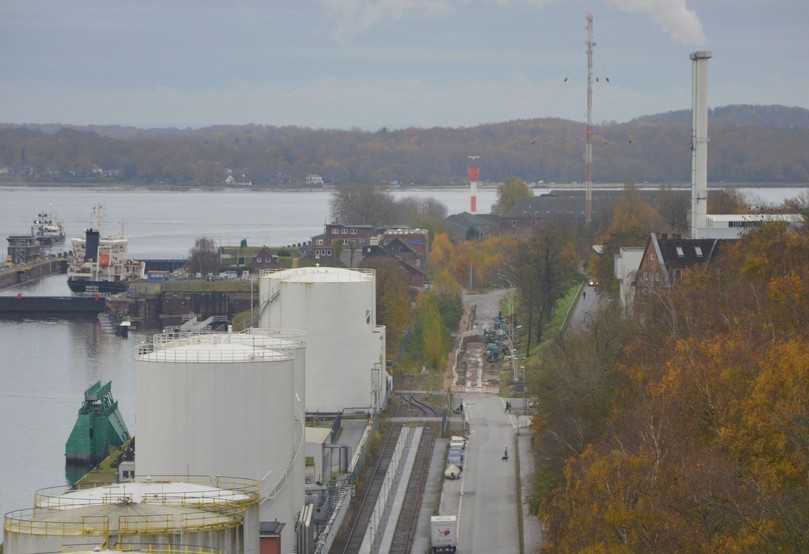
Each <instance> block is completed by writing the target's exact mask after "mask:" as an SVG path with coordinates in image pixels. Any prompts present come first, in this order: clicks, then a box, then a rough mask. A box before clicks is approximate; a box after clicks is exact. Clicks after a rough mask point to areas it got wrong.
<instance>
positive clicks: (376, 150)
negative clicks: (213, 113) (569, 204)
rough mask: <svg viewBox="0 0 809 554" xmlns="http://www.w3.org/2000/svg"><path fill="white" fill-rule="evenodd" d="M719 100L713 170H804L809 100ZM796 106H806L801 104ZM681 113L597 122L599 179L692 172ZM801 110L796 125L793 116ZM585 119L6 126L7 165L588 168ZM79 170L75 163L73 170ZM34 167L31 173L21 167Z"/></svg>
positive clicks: (372, 175)
mask: <svg viewBox="0 0 809 554" xmlns="http://www.w3.org/2000/svg"><path fill="white" fill-rule="evenodd" d="M748 108H749V109H747V110H744V111H742V112H738V113H737V112H732V113H730V114H729V113H726V112H719V111H718V110H714V111H713V112H712V118H713V119H712V120H711V155H710V158H709V175H710V177H711V179H712V180H713V181H737V182H761V181H766V182H806V181H808V180H809V159H807V157H806V155H805V153H806V151H807V150H809V126H807V125H802V124H799V123H801V122H802V121H804V120H805V119H806V117H799V116H800V115H801V114H803V112H806V110H800V109H797V108H793V109H790V108H784V107H779V106H775V107H772V106H769V107H768V106H760V107H758V106H752V107H748ZM795 110H798V112H799V113H797V114H796V113H795ZM681 119H682V118H679V117H676V116H667V115H666V114H663V115H661V116H649V117H646V118H639V119H637V120H634V121H630V122H628V123H607V124H603V125H600V126H597V127H596V128H595V130H594V138H593V150H594V158H595V168H594V170H595V176H596V180H598V181H604V182H625V181H627V180H634V181H637V182H641V181H650V182H667V181H668V182H687V181H688V180H689V179H690V157H691V145H690V129H689V126H688V125H687V124H683V123H682V122H681ZM787 119H788V120H790V121H793V122H796V124H795V125H794V126H788V125H785V124H784V121H785V120H787ZM583 148H584V125H583V124H582V123H579V122H575V121H568V120H563V119H555V118H544V119H526V120H517V121H509V122H504V123H496V124H488V125H479V126H475V127H467V128H443V127H435V128H428V129H401V130H388V129H385V128H383V129H380V130H378V131H375V132H371V131H360V130H346V131H341V130H323V129H309V128H301V127H273V126H264V125H241V126H215V127H206V128H201V129H157V130H139V129H130V128H120V127H86V128H83V127H61V126H0V166H1V167H8V168H12V170H13V169H15V168H17V169H20V168H29V169H30V170H31V171H33V172H34V173H32V174H31V175H30V176H27V177H25V178H30V179H32V180H34V179H39V180H60V179H61V180H70V179H72V178H73V179H75V177H71V175H88V174H90V172H91V171H92V169H93V168H95V167H100V168H102V169H105V170H115V179H119V180H122V181H125V182H162V183H165V184H168V185H172V184H173V185H189V184H196V185H221V184H222V183H223V181H224V179H225V175H226V170H228V169H229V170H231V171H232V172H233V173H234V175H236V176H237V177H238V176H240V175H242V174H244V175H245V176H246V178H247V179H249V180H251V181H252V182H253V183H254V184H255V185H258V186H280V185H284V186H290V185H302V184H303V183H304V179H305V176H306V175H307V174H319V175H322V176H323V177H324V178H325V179H326V181H327V182H329V183H331V184H336V185H344V184H356V183H366V184H381V183H385V184H389V183H400V184H403V185H407V184H410V183H417V184H431V185H446V184H452V183H456V184H457V183H463V182H465V173H466V164H467V155H468V154H469V153H470V152H474V153H476V154H479V155H480V156H481V167H482V177H483V179H484V180H488V181H504V180H505V179H507V178H509V177H512V176H518V177H521V178H523V179H525V180H528V181H537V180H540V179H541V180H544V181H546V182H551V181H557V182H569V181H576V180H581V178H582V175H583V165H582V154H581V153H582V151H583ZM70 172H72V173H70ZM23 174H24V175H27V173H23Z"/></svg>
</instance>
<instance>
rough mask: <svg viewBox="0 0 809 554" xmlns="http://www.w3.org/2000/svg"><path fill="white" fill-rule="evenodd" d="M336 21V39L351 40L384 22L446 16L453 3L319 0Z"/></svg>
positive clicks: (437, 0)
mask: <svg viewBox="0 0 809 554" xmlns="http://www.w3.org/2000/svg"><path fill="white" fill-rule="evenodd" d="M321 3H322V4H323V6H324V7H325V8H326V10H327V11H329V12H330V13H331V14H332V16H333V17H334V20H335V29H334V34H335V36H336V37H337V38H338V39H346V38H351V37H352V36H354V35H357V34H360V33H362V32H363V31H367V30H368V29H370V28H371V27H373V26H374V25H375V24H376V23H378V22H380V21H382V20H385V19H401V18H402V17H405V16H413V15H446V14H447V13H449V12H450V11H451V7H452V6H451V5H452V4H453V3H454V2H453V1H452V0H321Z"/></svg>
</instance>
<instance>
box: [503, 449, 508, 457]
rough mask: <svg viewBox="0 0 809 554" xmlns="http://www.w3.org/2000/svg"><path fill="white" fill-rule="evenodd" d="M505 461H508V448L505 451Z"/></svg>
mask: <svg viewBox="0 0 809 554" xmlns="http://www.w3.org/2000/svg"><path fill="white" fill-rule="evenodd" d="M503 459H504V460H508V446H507V447H506V448H505V449H504V450H503Z"/></svg>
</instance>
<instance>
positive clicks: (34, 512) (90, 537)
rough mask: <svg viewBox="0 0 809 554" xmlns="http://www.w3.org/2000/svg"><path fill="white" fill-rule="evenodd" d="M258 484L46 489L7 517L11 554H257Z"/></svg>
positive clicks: (187, 480) (177, 481)
mask: <svg viewBox="0 0 809 554" xmlns="http://www.w3.org/2000/svg"><path fill="white" fill-rule="evenodd" d="M259 487H260V483H259V482H258V481H253V480H249V479H237V478H223V477H195V476H182V477H177V476H173V477H172V476H162V477H160V478H159V479H151V480H145V481H138V482H131V483H126V484H115V485H110V486H103V487H94V488H87V489H80V490H71V489H69V488H67V487H64V486H61V487H51V488H48V489H42V490H40V491H38V492H37V494H36V495H35V497H34V507H33V508H31V509H27V510H18V511H15V512H10V513H8V514H6V516H5V521H4V552H5V553H6V554H34V553H40V552H60V551H63V550H64V549H65V548H66V547H68V548H69V547H71V546H75V545H83V546H84V547H85V548H87V547H88V545H89V547H90V548H91V549H92V548H93V545H97V546H101V545H109V544H117V545H120V546H122V547H123V546H126V545H141V544H150V545H158V546H163V547H166V546H176V545H178V544H180V543H181V544H183V545H187V546H193V547H202V548H209V549H215V550H217V551H219V552H221V553H222V554H241V553H243V552H244V553H251V554H258V502H259Z"/></svg>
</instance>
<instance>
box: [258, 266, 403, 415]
mask: <svg viewBox="0 0 809 554" xmlns="http://www.w3.org/2000/svg"><path fill="white" fill-rule="evenodd" d="M259 322H260V327H262V328H275V329H278V328H280V329H285V328H292V329H301V330H303V331H304V332H306V337H307V342H308V344H307V353H306V411H307V412H309V413H335V412H341V411H343V410H350V411H352V410H360V411H370V412H376V411H378V410H381V409H382V408H384V406H385V403H386V401H387V393H388V386H389V381H390V379H389V377H388V375H387V372H386V371H385V328H384V327H383V326H377V324H376V279H375V274H374V272H373V270H367V269H362V270H357V269H343V268H335V267H304V268H295V269H287V270H282V271H276V272H265V273H263V274H262V277H261V282H260V304H259Z"/></svg>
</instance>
